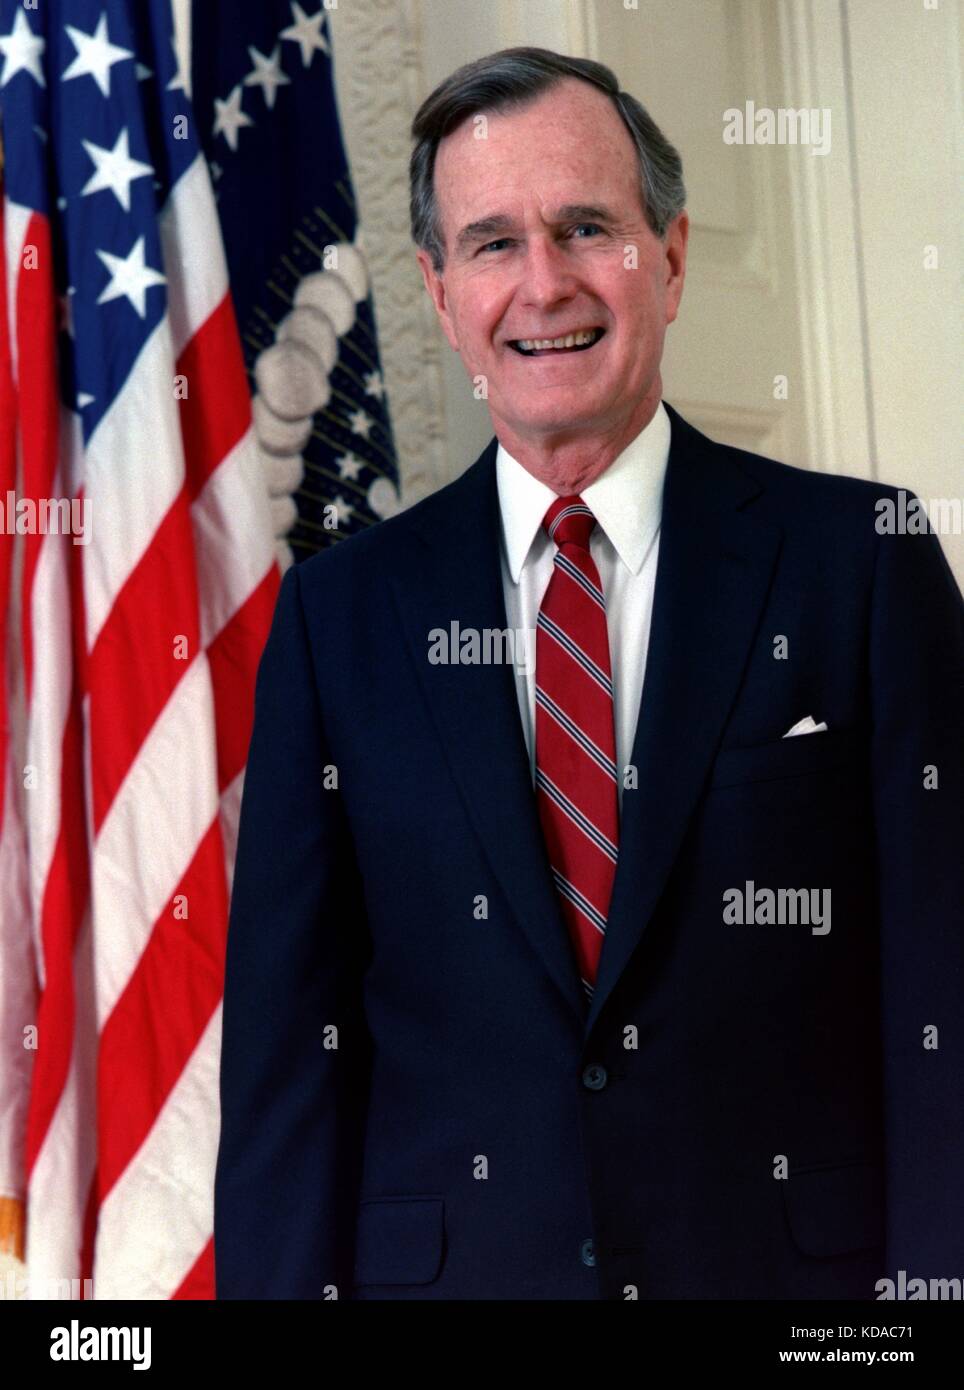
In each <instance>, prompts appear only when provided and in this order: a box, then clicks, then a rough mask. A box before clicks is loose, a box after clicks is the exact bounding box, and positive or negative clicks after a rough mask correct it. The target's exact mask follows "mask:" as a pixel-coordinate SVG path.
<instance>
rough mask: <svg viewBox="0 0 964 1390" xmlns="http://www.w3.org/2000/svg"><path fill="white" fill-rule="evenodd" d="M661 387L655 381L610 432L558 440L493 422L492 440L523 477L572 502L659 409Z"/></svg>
mask: <svg viewBox="0 0 964 1390" xmlns="http://www.w3.org/2000/svg"><path fill="white" fill-rule="evenodd" d="M661 397H662V382H661V381H660V380H659V378H657V380H656V382H655V383H654V386H653V388H652V390H651V391H649V392H648V393H647V394H646V396H645V397H644V398H643V399H642V400H641V401H640V402H639V403H638V405H637V406H636V407H635V409H634V410H633V411H632V412H631V414H630V415H629V416H628V417H627V418H625V419H624V420H621V421H620V422H619V423H618V424H617V425H614V426H613V427H612V428H611V429H609V430H606V429H602V430H600V429H599V427H598V425H594V426H593V428H592V432H591V433H589V432H586V431H577V430H568V431H564V432H559V433H558V434H540V435H530V434H526V433H520V432H519V431H517V430H515V429H513V427H512V426H511V425H510V424H508V423H507V422H506V421H504V420H497V419H495V418H494V417H493V422H492V423H493V426H494V428H495V433H496V436H497V437H498V440H499V443H500V444H501V445H502V447H503V449H505V450H506V451H507V453H510V454H511V455H512V457H513V458H514V459H515V460H516V461H517V462H518V463H520V464H521V465H522V467H523V468H524V469H525V470H526V472H527V473H531V474H532V476H533V477H534V478H538V479H539V481H540V482H543V483H545V484H546V485H547V487H551V488H552V490H553V492H555V493H556V494H557V495H558V496H560V497H569V496H573V495H575V494H576V493H579V492H582V490H583V488H586V487H588V486H589V484H590V483H594V482H595V481H596V479H597V478H600V477H602V475H603V473H605V471H606V469H607V468H608V467H609V466H610V464H612V463H613V462H614V461H615V460H616V459H617V458H618V457H619V455H620V454H621V453H622V452H623V450H624V449H625V448H626V447H627V446H628V445H629V444H631V443H632V441H633V440H634V439H635V438H636V436H637V435H639V434H641V433H642V432H643V430H644V429H645V428H646V426H647V425H648V424H649V422H650V421H651V420H652V418H653V416H654V415H655V414H656V410H657V408H658V406H659V403H660V399H661Z"/></svg>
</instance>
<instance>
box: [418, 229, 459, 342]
mask: <svg viewBox="0 0 964 1390" xmlns="http://www.w3.org/2000/svg"><path fill="white" fill-rule="evenodd" d="M415 259H416V260H417V261H418V268H419V270H420V271H421V272H422V279H423V281H424V282H425V288H426V289H427V290H428V292H429V295H430V296H431V299H432V303H433V305H434V306H435V312H436V314H438V321H439V323H440V324H441V325H442V332H443V333H444V334H445V336H446V338H448V340H449V343H450V344H451V346H452V347H453V348H454V349H455V351H456V352H458V350H459V342H458V338H457V337H456V335H455V325H454V324H453V323H452V318H451V315H450V314H449V311H448V303H447V301H446V297H445V281H444V280H443V278H442V276H441V275H439V273H438V272H437V270H436V269H435V267H434V266H433V265H432V258H431V256H430V255H429V254H428V252H427V251H416V253H415Z"/></svg>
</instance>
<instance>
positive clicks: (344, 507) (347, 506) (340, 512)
mask: <svg viewBox="0 0 964 1390" xmlns="http://www.w3.org/2000/svg"><path fill="white" fill-rule="evenodd" d="M331 505H332V506H333V507H334V509H335V525H336V526H340V525H341V524H342V522H343V521H347V520H348V518H349V517H350V516H351V514H352V512H353V511H354V510H355V509H354V507H353V506H352V504H351V503H350V502H346V501H345V499H344V497H342V495H341V493H339V494H338V496H337V497H333V498H332V500H331Z"/></svg>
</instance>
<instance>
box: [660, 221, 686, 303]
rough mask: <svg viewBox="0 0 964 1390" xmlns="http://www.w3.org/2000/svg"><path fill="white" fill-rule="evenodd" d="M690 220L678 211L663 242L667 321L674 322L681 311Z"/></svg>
mask: <svg viewBox="0 0 964 1390" xmlns="http://www.w3.org/2000/svg"><path fill="white" fill-rule="evenodd" d="M689 231H690V220H689V217H688V216H687V214H686V213H685V212H680V213H677V215H676V216H675V217H674V218H673V221H672V222H671V223H670V224H669V227H668V228H667V229H666V239H665V241H664V243H663V258H664V260H663V264H664V271H665V277H666V278H665V281H664V283H665V285H666V322H667V323H672V322H673V320H674V319H675V318H676V315H677V313H678V312H679V303H680V300H681V299H682V298H683V282H684V280H685V279H686V248H687V244H688V242H689Z"/></svg>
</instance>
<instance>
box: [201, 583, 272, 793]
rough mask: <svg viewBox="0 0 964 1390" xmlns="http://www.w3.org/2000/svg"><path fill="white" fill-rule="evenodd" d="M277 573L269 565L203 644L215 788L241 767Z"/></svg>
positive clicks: (246, 745)
mask: <svg viewBox="0 0 964 1390" xmlns="http://www.w3.org/2000/svg"><path fill="white" fill-rule="evenodd" d="M280 583H281V581H280V577H279V574H278V567H277V565H272V566H271V568H270V569H269V570H268V573H267V574H266V575H265V577H264V578H263V579H262V581H261V583H260V584H259V585H258V587H257V588H256V589H254V590H252V592H251V596H250V597H249V598H248V599H247V600H246V601H245V603H244V604H242V606H241V607H240V608H239V609H238V611H237V613H235V615H234V617H233V618H232V619H231V621H230V622H229V623H226V624H225V626H224V628H223V629H222V630H221V632H219V633H218V635H217V637H216V638H215V639H214V641H213V642H212V643H211V645H210V646H209V647H208V664H209V666H210V668H211V682H212V685H213V687H214V717H215V724H216V726H217V753H218V789H219V790H220V791H221V792H223V791H224V789H225V787H227V786H229V785H230V784H231V782H233V781H234V779H235V777H236V776H237V775H238V773H239V772H240V771H241V769H242V768H243V767H244V765H245V762H246V761H247V757H248V744H249V743H250V741H251V726H252V724H253V722H254V682H255V676H256V674H257V670H258V662H259V660H260V659H261V650H262V648H263V647H264V641H265V634H266V633H267V631H268V627H269V626H270V624H271V615H272V613H273V612H274V605H275V600H276V598H277V597H278V589H279V587H280Z"/></svg>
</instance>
